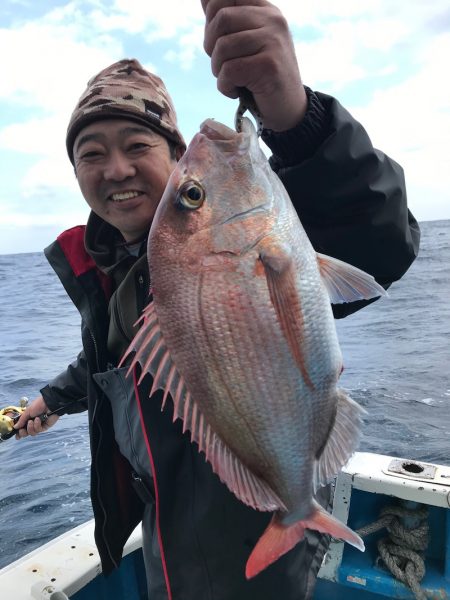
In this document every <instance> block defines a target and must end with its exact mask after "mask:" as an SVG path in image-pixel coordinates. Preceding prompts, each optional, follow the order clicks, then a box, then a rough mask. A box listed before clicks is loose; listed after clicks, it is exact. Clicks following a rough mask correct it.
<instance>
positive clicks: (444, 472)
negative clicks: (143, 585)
mask: <svg viewBox="0 0 450 600" xmlns="http://www.w3.org/2000/svg"><path fill="white" fill-rule="evenodd" d="M408 466H412V467H414V469H413V472H409V470H408V468H406V469H405V468H404V467H408ZM352 488H356V489H360V490H363V491H367V492H373V493H381V494H386V495H389V496H396V497H398V498H402V499H405V500H411V501H416V502H421V503H425V504H429V505H432V506H439V507H444V508H447V509H448V508H450V466H443V465H436V464H432V463H426V462H422V461H414V460H409V459H402V458H396V457H393V456H386V455H381V454H373V453H368V452H356V453H355V454H354V455H353V456H352V458H351V459H350V460H349V462H348V463H347V465H346V466H345V467H344V468H343V469H342V471H341V473H340V474H339V476H338V478H337V481H336V489H335V502H334V505H333V514H334V515H335V516H336V517H337V518H339V519H340V520H341V521H343V522H344V523H346V522H347V517H348V510H349V498H350V496H351V491H352ZM368 520H369V517H368ZM141 543H142V537H141V528H140V526H138V527H137V528H136V529H135V531H134V532H133V534H132V536H131V537H130V539H129V540H128V542H127V544H126V546H125V550H124V556H126V555H127V554H129V553H131V552H133V551H134V550H136V549H138V548H139V547H141ZM342 552H343V543H342V542H332V544H331V546H330V549H329V551H328V553H327V556H326V559H325V560H324V562H323V564H322V568H321V570H320V572H319V577H321V578H324V579H328V580H331V581H332V580H334V579H335V574H336V570H337V568H338V567H339V564H340V561H341V558H342ZM100 573H101V566H100V559H99V555H98V552H97V548H96V546H95V542H94V522H93V520H91V521H88V522H87V523H84V524H82V525H79V526H78V527H75V528H73V529H71V530H69V531H67V532H66V533H64V534H62V535H60V536H59V537H57V538H55V539H53V540H50V541H49V542H47V543H46V544H44V545H42V546H40V547H39V548H37V549H36V550H34V551H32V552H30V553H29V554H26V555H25V556H23V557H21V558H19V559H18V560H16V561H14V562H13V563H11V564H9V565H7V566H6V567H4V568H3V569H1V570H0V590H1V597H2V598H4V599H5V600H6V599H8V600H10V599H12V598H14V600H40V599H44V598H50V597H51V598H52V599H55V600H56V599H57V598H58V599H59V600H64V598H67V597H70V596H71V595H73V594H75V593H76V592H78V591H79V590H81V589H82V588H83V587H85V586H86V585H87V584H88V583H89V582H90V581H92V580H93V579H94V578H95V577H96V576H97V575H99V574H100Z"/></svg>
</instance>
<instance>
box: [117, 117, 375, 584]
mask: <svg viewBox="0 0 450 600" xmlns="http://www.w3.org/2000/svg"><path fill="white" fill-rule="evenodd" d="M148 257H149V268H150V273H151V280H152V286H153V301H152V304H151V305H149V306H148V307H147V308H146V309H145V311H144V316H143V324H142V327H141V330H140V331H139V332H138V334H137V336H136V338H135V340H134V341H133V342H132V343H131V345H130V347H129V349H128V351H127V353H126V355H125V357H124V359H123V360H126V359H127V358H128V356H130V355H133V354H134V356H133V358H132V361H131V367H130V368H131V369H132V368H134V365H135V364H137V363H140V364H141V366H142V365H144V376H145V373H149V374H150V375H151V376H153V377H154V378H155V380H154V384H153V388H152V390H153V391H154V390H155V389H157V388H162V389H164V390H165V394H166V395H167V394H168V393H170V395H171V396H172V398H173V401H174V418H180V419H182V420H183V428H184V429H188V430H190V431H191V438H192V440H193V441H194V442H197V443H198V445H199V448H200V449H201V450H202V451H203V452H204V453H205V456H206V459H207V460H208V461H210V463H211V465H212V468H213V470H214V472H215V473H216V474H217V475H218V476H219V478H220V479H221V481H222V482H223V483H224V484H225V485H227V486H228V488H229V489H230V490H231V491H232V492H233V493H234V494H235V495H236V496H237V498H239V499H240V500H241V501H242V502H245V503H246V504H248V505H249V506H252V507H253V508H255V509H257V510H264V511H271V512H273V513H274V514H273V518H272V521H271V523H270V525H269V526H268V528H267V530H266V531H265V532H264V533H263V535H262V536H261V538H260V540H259V541H258V542H257V544H256V546H255V548H254V549H253V551H252V553H251V555H250V558H249V560H248V563H247V568H246V575H247V577H253V576H255V575H257V574H258V573H259V572H260V571H261V570H262V569H264V568H266V567H267V565H268V564H270V563H271V562H273V561H275V560H277V558H278V557H279V556H281V555H282V554H284V553H285V552H287V551H288V550H289V549H290V548H292V547H293V546H294V545H295V544H296V543H298V542H299V541H300V540H302V539H303V537H304V531H305V529H306V528H312V529H316V530H318V531H323V532H327V533H329V534H330V535H333V536H334V537H340V538H342V539H345V540H346V541H348V542H349V543H351V544H353V545H355V546H356V547H359V548H360V549H362V548H363V544H362V541H361V539H360V538H359V537H358V536H357V535H356V534H355V533H354V532H352V531H351V530H350V529H349V528H348V527H346V526H345V525H344V524H342V523H340V522H339V521H337V520H336V519H334V518H333V517H332V516H331V515H329V514H328V513H326V512H325V511H324V510H323V509H322V508H321V507H320V506H319V505H318V504H317V503H316V502H315V500H314V490H315V489H317V487H318V486H320V485H324V484H325V483H326V482H328V481H329V480H330V479H331V478H332V477H334V476H335V475H336V473H337V471H338V470H339V469H340V468H341V467H342V466H343V464H344V463H345V462H346V460H347V459H348V458H349V456H350V455H351V453H352V452H353V451H354V449H355V447H356V444H357V441H358V434H359V428H360V425H361V415H362V412H363V411H362V409H361V408H360V407H358V405H357V404H356V403H354V402H353V401H352V400H351V399H350V398H349V397H348V396H347V395H346V394H345V393H344V392H343V391H342V390H339V389H338V388H337V383H338V379H339V375H340V372H341V369H342V357H341V352H340V349H339V343H338V339H337V335H336V330H335V326H334V320H333V315H332V311H331V306H330V302H349V301H354V300H359V299H362V298H373V297H376V296H379V295H383V294H384V293H385V292H384V290H383V288H381V287H380V286H379V285H378V284H377V283H376V282H375V280H374V279H373V277H372V276H370V275H368V274H366V273H363V272H362V271H360V270H358V269H356V268H355V267H352V266H350V265H347V264H345V263H342V262H341V261H338V260H336V259H334V258H331V257H326V256H324V255H321V254H317V253H316V252H315V251H314V249H313V248H312V246H311V244H310V242H309V240H308V238H307V236H306V233H305V231H304V229H303V227H302V225H301V223H300V221H299V219H298V216H297V214H296V212H295V210H294V208H293V206H292V203H291V201H290V199H289V197H288V195H287V193H286V191H285V189H284V187H283V185H282V184H281V182H280V180H279V179H278V177H277V176H276V175H275V174H274V173H273V171H272V170H271V168H270V166H269V164H268V162H267V159H266V157H265V156H264V154H263V153H262V151H261V149H260V148H259V144H258V140H257V136H256V132H255V130H254V128H253V126H252V125H251V123H250V122H249V121H248V120H247V119H243V120H242V132H240V133H237V132H235V131H233V130H231V129H229V128H228V127H226V126H225V125H222V124H221V123H217V122H215V121H212V120H207V121H206V122H205V123H204V124H203V125H202V126H201V129H200V132H199V133H198V134H197V135H196V136H194V138H193V140H192V142H191V144H190V145H189V147H188V149H187V151H186V153H185V155H184V156H183V157H182V158H181V160H180V161H179V163H178V165H177V167H176V169H175V171H174V172H173V174H172V176H171V178H170V180H169V182H168V185H167V188H166V190H165V192H164V195H163V197H162V199H161V202H160V204H159V206H158V209H157V212H156V214H155V217H154V220H153V223H152V227H151V230H150V235H149V242H148ZM147 330H148V331H147ZM148 333H150V334H151V335H148ZM156 344H158V346H157V347H156V346H155V345H156ZM148 401H149V402H151V401H152V399H151V398H150V399H149V400H148Z"/></svg>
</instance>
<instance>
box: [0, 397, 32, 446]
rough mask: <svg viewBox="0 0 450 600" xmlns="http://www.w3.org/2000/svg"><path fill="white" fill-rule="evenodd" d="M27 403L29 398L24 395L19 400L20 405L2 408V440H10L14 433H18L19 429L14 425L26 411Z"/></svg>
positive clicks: (0, 415)
mask: <svg viewBox="0 0 450 600" xmlns="http://www.w3.org/2000/svg"><path fill="white" fill-rule="evenodd" d="M27 405H28V398H26V397H25V396H23V397H22V398H21V399H20V400H19V406H7V407H6V408H0V442H4V441H6V440H9V438H11V437H13V435H16V433H17V431H16V430H15V429H14V425H15V424H16V423H17V421H18V420H19V418H20V417H21V415H22V413H23V412H24V411H25V409H26V407H27Z"/></svg>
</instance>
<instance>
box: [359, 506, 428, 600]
mask: <svg viewBox="0 0 450 600" xmlns="http://www.w3.org/2000/svg"><path fill="white" fill-rule="evenodd" d="M405 518H406V519H411V520H414V521H416V522H418V525H417V526H416V527H410V528H408V527H406V526H405V523H404V520H405ZM384 528H386V529H387V530H388V533H389V535H388V536H387V537H385V538H383V539H380V540H379V541H378V552H379V553H380V558H381V560H382V561H383V562H384V564H385V565H386V567H387V568H388V569H389V571H390V572H391V573H392V574H393V575H394V577H396V578H397V579H398V580H399V581H402V582H403V583H405V584H406V585H407V586H408V587H409V588H410V589H411V590H412V592H413V594H414V597H415V598H416V600H426V598H427V597H426V594H425V592H424V591H423V589H422V588H421V587H420V582H421V581H422V579H423V577H424V575H425V562H424V559H423V557H422V556H421V555H420V554H419V552H423V551H424V550H425V549H426V547H427V546H428V530H429V528H428V508H427V507H426V506H423V507H420V508H417V509H408V508H403V507H401V506H388V507H386V508H384V509H383V510H382V511H381V516H380V518H379V519H378V520H377V521H375V522H374V523H369V524H368V525H365V526H364V527H361V529H358V530H357V532H356V533H358V534H359V535H360V536H361V537H364V536H366V535H370V534H371V533H375V531H379V530H380V529H384Z"/></svg>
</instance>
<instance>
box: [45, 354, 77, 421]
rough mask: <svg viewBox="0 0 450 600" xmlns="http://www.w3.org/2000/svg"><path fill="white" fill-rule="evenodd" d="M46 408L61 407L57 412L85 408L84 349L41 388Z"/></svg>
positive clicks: (62, 412) (69, 412)
mask: <svg viewBox="0 0 450 600" xmlns="http://www.w3.org/2000/svg"><path fill="white" fill-rule="evenodd" d="M41 394H42V397H43V398H44V401H45V403H46V404H47V406H48V408H49V409H50V410H51V411H53V410H57V409H61V411H60V412H59V414H71V413H76V412H82V411H84V410H87V364H86V357H85V355H84V351H81V352H80V354H79V355H78V357H77V359H76V360H75V361H74V362H73V363H72V364H70V365H69V366H68V367H67V369H66V370H65V371H63V372H62V373H60V374H59V375H58V376H57V377H55V378H54V379H53V380H52V381H51V382H50V383H49V384H48V385H46V386H45V387H44V388H43V389H42V390H41Z"/></svg>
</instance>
